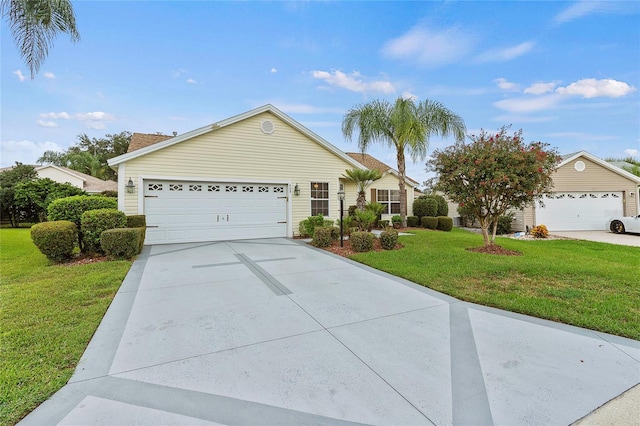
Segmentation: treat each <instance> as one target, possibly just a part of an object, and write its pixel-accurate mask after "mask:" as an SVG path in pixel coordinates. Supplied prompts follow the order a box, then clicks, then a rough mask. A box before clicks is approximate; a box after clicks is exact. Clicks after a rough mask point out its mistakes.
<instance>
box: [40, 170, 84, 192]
mask: <svg viewBox="0 0 640 426" xmlns="http://www.w3.org/2000/svg"><path fill="white" fill-rule="evenodd" d="M38 176H39V177H40V178H49V179H51V180H53V181H55V182H60V183H69V184H71V185H73V186H75V187H76V188H80V189H84V180H83V179H80V178H79V177H75V176H72V175H70V174H69V173H65V172H64V171H62V170H58V169H56V168H54V167H43V168H41V169H39V170H38Z"/></svg>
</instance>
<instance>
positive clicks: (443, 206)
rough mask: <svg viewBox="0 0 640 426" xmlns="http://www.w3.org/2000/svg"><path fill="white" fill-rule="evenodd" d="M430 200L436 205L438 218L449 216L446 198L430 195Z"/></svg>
mask: <svg viewBox="0 0 640 426" xmlns="http://www.w3.org/2000/svg"><path fill="white" fill-rule="evenodd" d="M431 198H433V199H434V200H436V202H437V203H438V216H447V215H448V214H449V205H448V204H447V200H446V198H444V197H443V196H442V195H438V194H433V195H431Z"/></svg>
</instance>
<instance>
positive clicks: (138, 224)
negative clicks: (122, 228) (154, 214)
mask: <svg viewBox="0 0 640 426" xmlns="http://www.w3.org/2000/svg"><path fill="white" fill-rule="evenodd" d="M145 226H147V217H146V216H145V215H143V214H132V215H129V216H127V228H144V227H145Z"/></svg>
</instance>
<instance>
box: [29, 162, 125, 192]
mask: <svg viewBox="0 0 640 426" xmlns="http://www.w3.org/2000/svg"><path fill="white" fill-rule="evenodd" d="M36 172H37V173H38V177H40V178H49V179H51V180H53V181H55V182H59V183H69V184H71V185H73V186H75V187H77V188H80V189H83V190H85V191H86V192H87V193H89V194H100V193H101V192H103V191H117V190H118V183H117V182H114V181H112V180H102V179H98V178H97V177H93V176H91V175H87V174H85V173H80V172H78V171H76V170H71V169H68V168H66V167H60V166H54V165H53V164H46V165H44V166H36Z"/></svg>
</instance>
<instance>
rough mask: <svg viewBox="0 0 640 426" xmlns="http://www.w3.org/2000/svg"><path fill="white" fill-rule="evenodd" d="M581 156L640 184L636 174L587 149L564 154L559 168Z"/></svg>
mask: <svg viewBox="0 0 640 426" xmlns="http://www.w3.org/2000/svg"><path fill="white" fill-rule="evenodd" d="M579 157H584V158H586V159H587V160H589V161H592V162H594V163H596V164H598V165H600V166H602V167H604V168H605V169H608V170H610V171H612V172H613V173H616V174H618V175H620V176H622V177H625V178H627V179H629V180H632V181H634V182H635V183H636V184H638V185H640V177H638V176H636V175H634V174H633V173H629V172H628V171H626V170H624V169H621V168H620V167H616V166H614V165H613V164H611V163H608V162H606V161H604V160H603V159H601V158H598V157H596V156H595V155H593V154H589V153H588V152H587V151H580V152H574V153H572V154H567V155H563V156H562V158H563V160H562V161H561V162H560V164H558V167H557V168H560V167H562V166H564V165H565V164H568V163H570V162H572V161H573V160H575V159H577V158H579Z"/></svg>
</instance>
